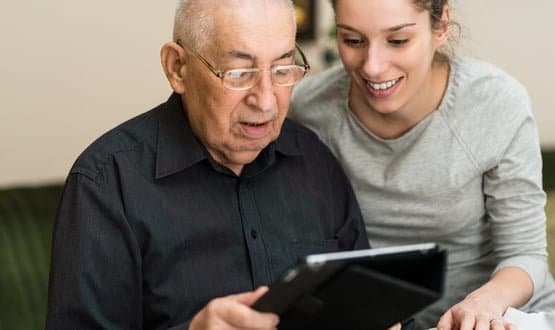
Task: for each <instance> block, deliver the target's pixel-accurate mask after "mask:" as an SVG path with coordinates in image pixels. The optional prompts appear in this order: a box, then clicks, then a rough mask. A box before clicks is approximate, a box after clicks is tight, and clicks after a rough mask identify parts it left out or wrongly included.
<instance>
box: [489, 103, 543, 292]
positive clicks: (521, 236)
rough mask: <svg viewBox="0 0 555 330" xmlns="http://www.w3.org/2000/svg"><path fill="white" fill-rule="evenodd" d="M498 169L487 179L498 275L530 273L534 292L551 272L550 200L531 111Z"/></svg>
mask: <svg viewBox="0 0 555 330" xmlns="http://www.w3.org/2000/svg"><path fill="white" fill-rule="evenodd" d="M514 132H515V134H514V135H513V136H512V139H511V141H510V143H509V144H508V146H507V148H505V150H502V151H501V152H500V158H499V161H498V162H497V164H496V166H494V167H492V168H490V169H489V170H487V171H486V173H485V175H484V194H485V203H486V209H487V213H488V218H489V221H490V222H491V224H492V238H493V243H494V253H495V254H496V256H497V257H498V258H499V260H501V261H500V263H499V264H498V265H497V267H496V268H495V270H494V272H497V271H498V270H500V269H502V268H506V267H518V268H521V269H522V270H524V271H525V272H527V273H528V275H529V276H530V278H531V280H532V282H533V285H534V293H536V292H537V291H538V290H539V288H541V287H542V286H543V285H544V282H545V281H546V280H547V276H548V274H549V272H548V270H547V252H546V246H547V242H546V227H545V210H544V207H545V201H546V195H545V193H544V191H543V189H542V176H541V173H542V172H541V171H542V160H541V153H540V146H539V138H538V133H537V129H536V125H535V122H534V120H533V118H532V115H531V112H528V114H527V115H526V116H523V118H522V120H521V121H520V122H519V125H518V126H517V129H516V131H514Z"/></svg>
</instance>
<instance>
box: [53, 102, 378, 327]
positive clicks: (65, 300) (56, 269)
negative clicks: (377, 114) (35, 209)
mask: <svg viewBox="0 0 555 330" xmlns="http://www.w3.org/2000/svg"><path fill="white" fill-rule="evenodd" d="M367 246H368V242H367V239H366V234H365V230H364V225H363V222H362V217H361V214H360V211H359V208H358V205H357V203H356V200H355V197H354V195H353V192H352V189H351V186H350V184H349V183H348V181H347V178H346V177H345V175H344V173H343V171H342V170H341V168H340V166H339V165H338V163H337V162H336V161H335V159H334V158H333V156H332V155H331V153H330V152H329V151H328V149H327V148H326V147H325V146H324V145H323V144H322V143H321V142H320V141H319V140H318V138H317V137H316V136H315V135H314V134H313V133H311V132H310V131H308V130H307V129H306V128H304V127H302V126H299V125H298V124H295V123H293V122H290V121H288V120H286V121H285V123H284V126H283V128H282V131H281V134H280V136H279V138H278V139H277V140H276V141H274V142H273V143H271V144H270V145H269V146H268V147H267V148H265V149H264V150H263V151H262V152H261V153H260V155H259V156H258V157H257V158H256V160H255V161H254V162H253V163H251V164H248V165H246V166H245V167H244V168H243V171H242V173H241V175H240V176H236V175H235V174H234V173H233V172H232V171H230V170H229V169H227V168H225V167H223V166H220V165H219V164H217V163H216V162H215V161H214V160H213V159H212V158H211V157H210V155H209V153H208V152H207V150H206V148H205V147H204V146H203V145H202V144H201V143H200V142H199V140H198V139H197V138H196V137H195V136H194V134H193V133H192V131H191V128H190V126H189V124H188V121H187V118H186V115H185V111H184V109H183V106H182V103H181V99H180V96H179V95H177V94H174V95H172V96H171V97H170V98H169V100H168V101H167V102H166V103H163V104H161V105H160V106H158V107H156V108H155V109H153V110H151V111H149V112H146V113H144V114H142V115H140V116H138V117H136V118H134V119H132V120H130V121H128V122H126V123H124V124H122V125H120V126H119V127H117V128H115V129H113V130H111V131H110V132H108V133H106V134H105V135H104V136H102V137H101V138H100V139H98V140H97V141H96V142H94V143H93V144H92V145H91V146H90V147H89V148H88V149H87V150H86V151H85V152H84V153H83V154H82V155H81V156H80V157H79V158H78V160H77V161H76V163H75V164H74V166H73V167H72V169H71V172H70V174H69V176H68V178H67V181H66V185H65V189H64V193H63V197H62V200H61V204H60V207H59V213H58V218H57V223H56V226H55V232H54V243H53V250H52V269H51V275H50V287H49V302H48V303H49V305H48V316H47V328H48V329H92V328H95V329H98V328H105V329H143V328H144V329H163V328H168V327H175V326H180V325H184V324H187V322H189V321H190V320H191V318H192V317H193V316H194V314H195V313H197V312H198V311H199V310H200V309H201V308H202V307H204V305H205V304H206V303H207V302H208V301H209V300H210V299H212V298H215V297H218V296H224V295H228V294H231V293H238V292H243V291H247V290H252V289H254V288H256V287H258V286H259V285H262V284H270V283H272V282H273V281H275V280H276V279H277V277H278V276H279V275H280V274H281V273H282V272H283V271H284V270H286V269H287V268H288V267H289V266H291V265H292V264H294V263H295V262H296V261H297V260H298V259H299V258H300V257H303V256H304V255H306V254H309V253H316V252H327V251H336V250H349V249H355V248H364V247H367Z"/></svg>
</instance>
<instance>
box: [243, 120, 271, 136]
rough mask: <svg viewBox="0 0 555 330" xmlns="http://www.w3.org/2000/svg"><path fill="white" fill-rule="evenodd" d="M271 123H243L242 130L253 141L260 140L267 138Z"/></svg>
mask: <svg viewBox="0 0 555 330" xmlns="http://www.w3.org/2000/svg"><path fill="white" fill-rule="evenodd" d="M270 122H271V121H265V122H250V121H241V122H239V123H240V124H241V129H242V131H243V134H244V135H245V136H246V137H248V138H251V139H259V138H262V137H265V136H266V135H267V134H268V133H269V132H270V128H271V127H270Z"/></svg>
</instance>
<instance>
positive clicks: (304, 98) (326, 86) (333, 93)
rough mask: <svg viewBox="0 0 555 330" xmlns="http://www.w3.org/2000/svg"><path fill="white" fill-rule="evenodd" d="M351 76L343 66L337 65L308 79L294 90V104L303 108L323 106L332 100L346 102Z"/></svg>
mask: <svg viewBox="0 0 555 330" xmlns="http://www.w3.org/2000/svg"><path fill="white" fill-rule="evenodd" d="M349 81H350V80H349V76H348V75H347V73H346V72H345V69H344V68H343V66H342V65H335V66H333V67H331V68H329V69H326V70H324V71H322V72H320V73H318V74H316V75H314V76H310V77H307V78H305V79H303V80H302V81H301V82H300V83H298V84H297V85H296V86H295V88H294V89H293V95H292V103H293V104H294V105H303V106H316V105H317V106H321V105H325V104H329V102H330V101H332V100H338V99H342V101H345V98H346V97H347V92H348V89H349Z"/></svg>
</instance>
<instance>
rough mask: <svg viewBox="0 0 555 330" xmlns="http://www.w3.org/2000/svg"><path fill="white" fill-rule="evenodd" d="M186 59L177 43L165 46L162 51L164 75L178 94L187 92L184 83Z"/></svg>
mask: <svg viewBox="0 0 555 330" xmlns="http://www.w3.org/2000/svg"><path fill="white" fill-rule="evenodd" d="M185 57H186V54H185V51H184V50H183V48H181V46H179V45H178V44H177V43H175V42H168V43H166V44H164V46H162V49H161V50H160V59H161V61H162V67H163V68H164V73H165V74H166V77H167V78H168V81H169V82H170V85H171V86H172V89H173V90H174V91H175V92H176V93H177V94H183V93H184V92H185V84H184V82H183V76H184V75H185V72H186V70H187V66H186V64H185Z"/></svg>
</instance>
